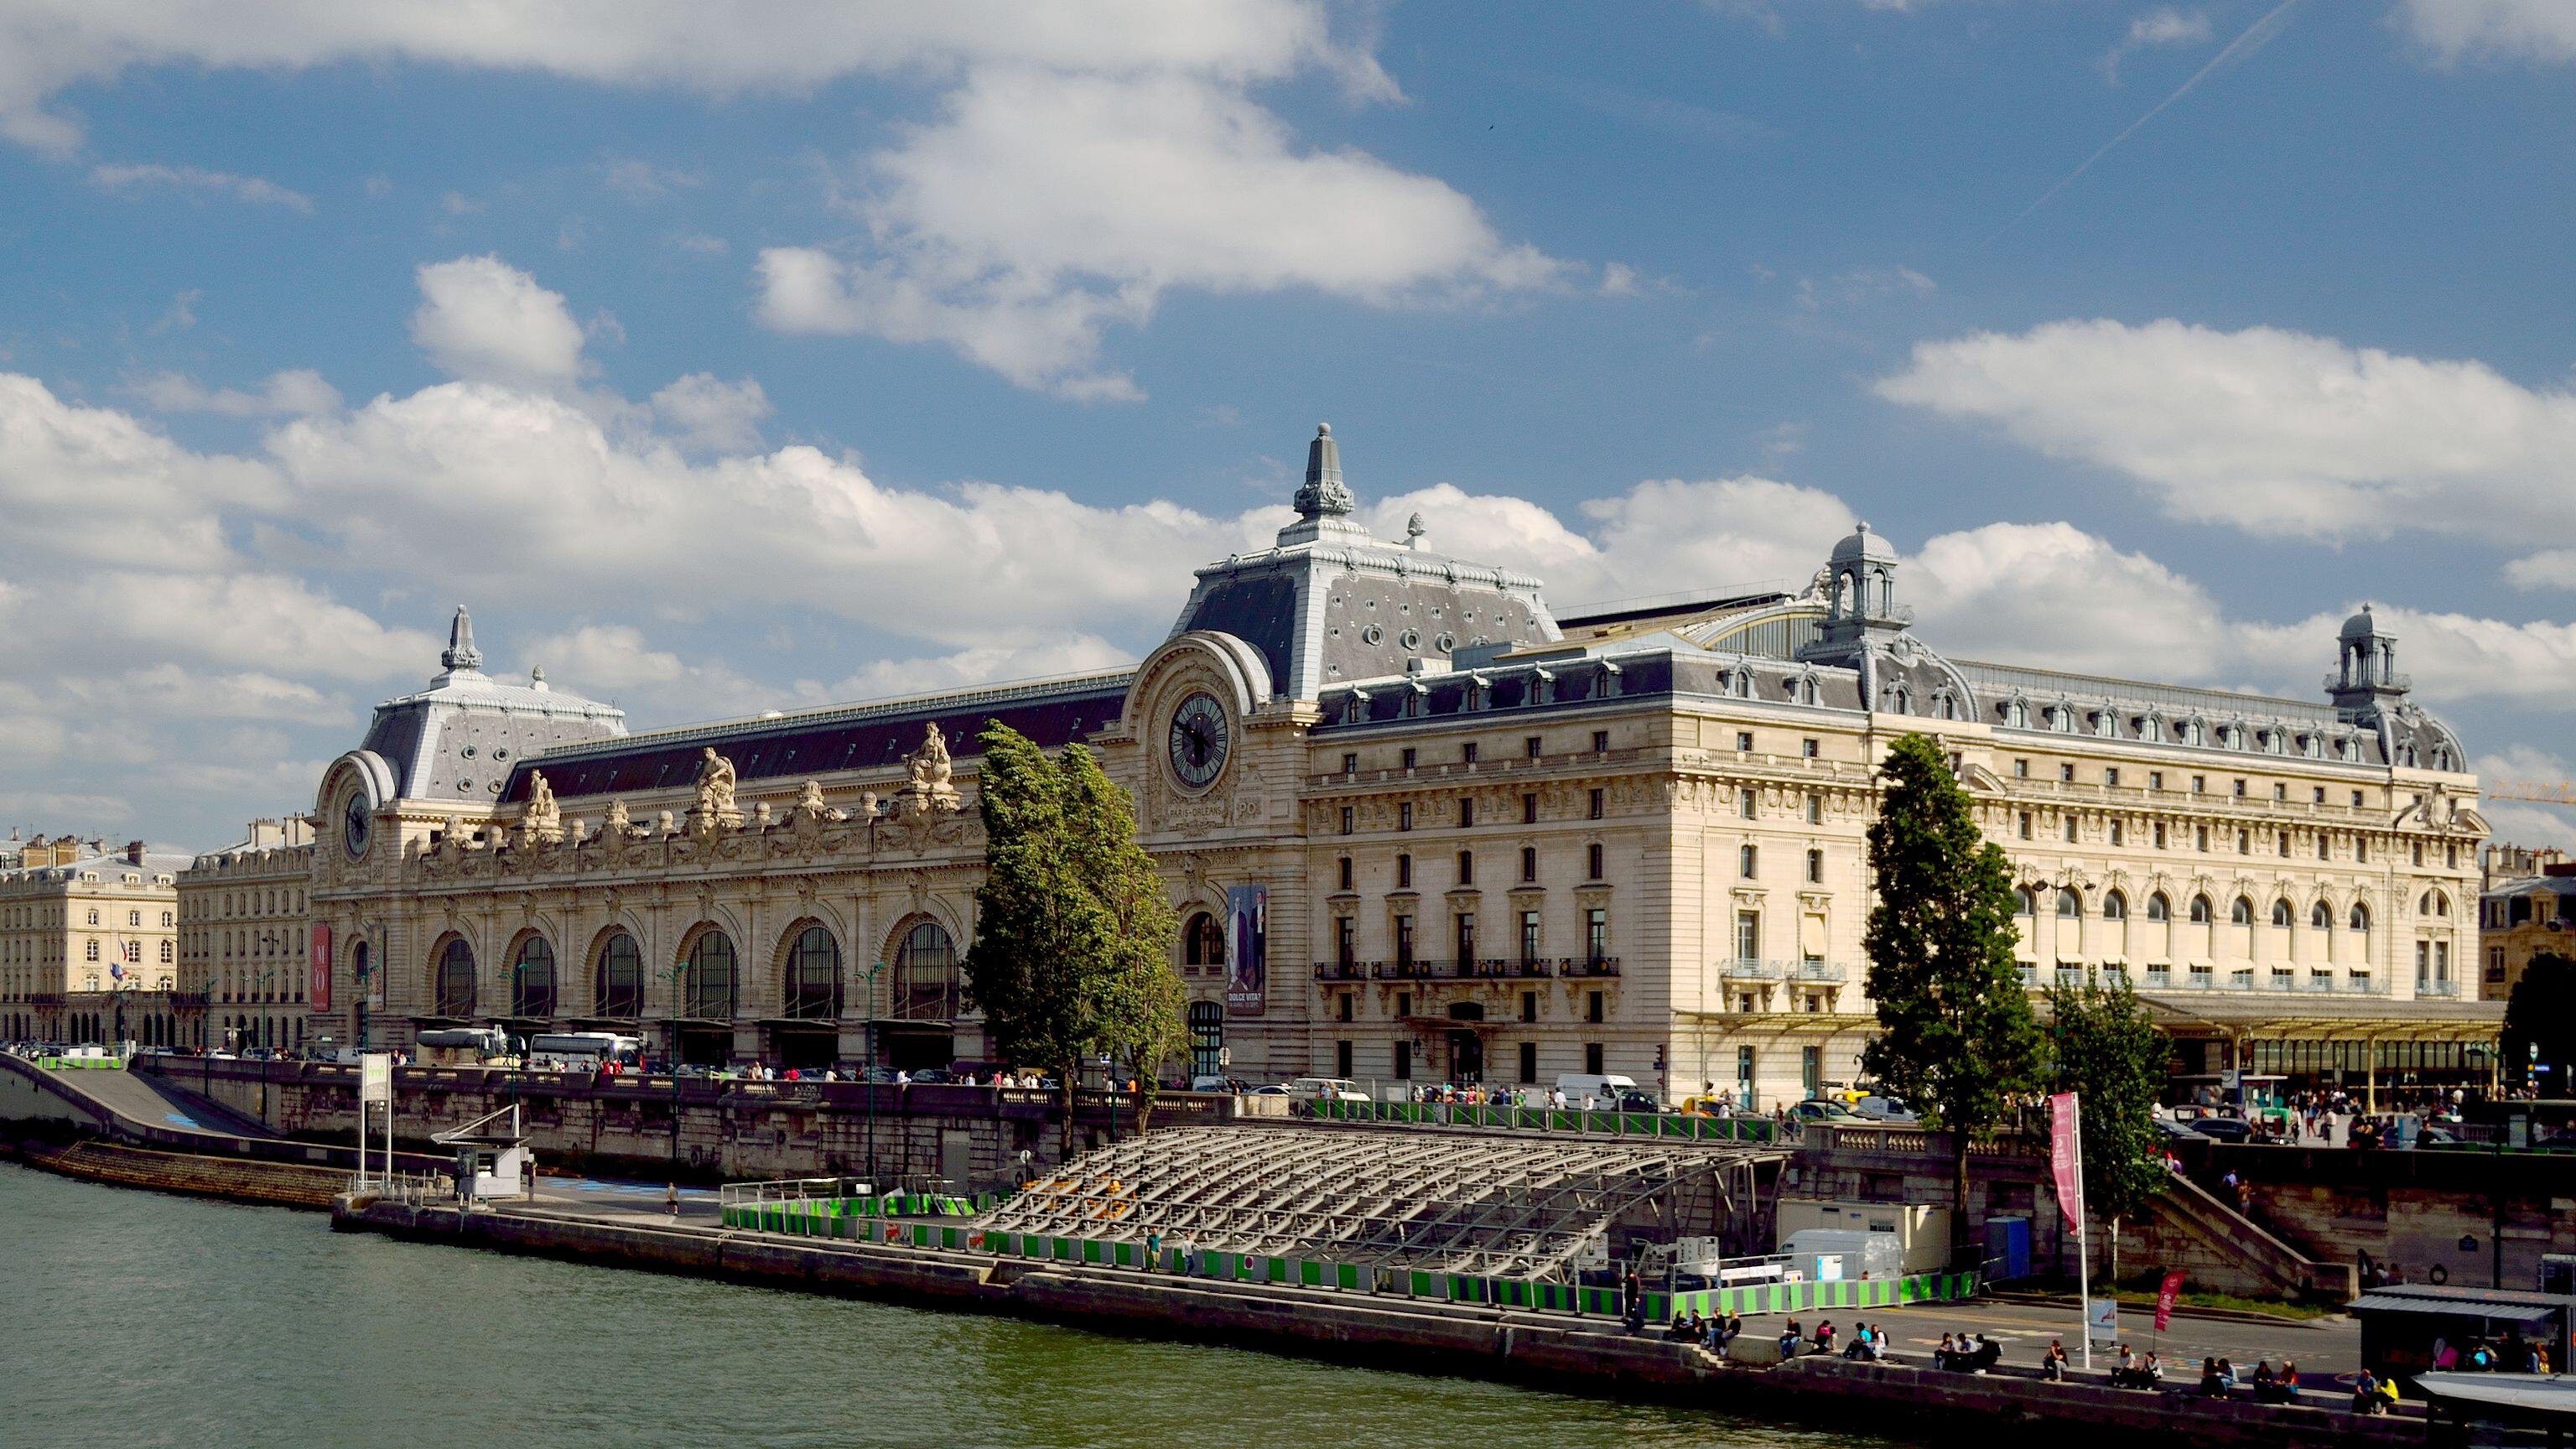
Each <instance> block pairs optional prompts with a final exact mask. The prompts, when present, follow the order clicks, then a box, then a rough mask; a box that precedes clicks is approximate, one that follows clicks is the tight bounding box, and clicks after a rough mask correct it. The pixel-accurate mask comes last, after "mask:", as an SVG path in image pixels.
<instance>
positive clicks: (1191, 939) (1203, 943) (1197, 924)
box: [1181, 911, 1225, 1075]
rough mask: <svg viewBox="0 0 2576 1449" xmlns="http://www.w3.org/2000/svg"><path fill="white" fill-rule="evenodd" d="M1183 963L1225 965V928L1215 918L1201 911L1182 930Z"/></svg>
mask: <svg viewBox="0 0 2576 1449" xmlns="http://www.w3.org/2000/svg"><path fill="white" fill-rule="evenodd" d="M1181 962H1182V964H1183V965H1187V966H1222V965H1224V964H1225V928H1224V927H1222V926H1220V925H1218V924H1217V923H1216V917H1215V916H1213V915H1210V914H1209V913H1208V912H1206V911H1200V912H1199V913H1198V914H1196V915H1194V916H1192V917H1190V919H1189V924H1187V925H1185V926H1183V927H1182V928H1181ZM1201 1075H1205V1073H1201Z"/></svg>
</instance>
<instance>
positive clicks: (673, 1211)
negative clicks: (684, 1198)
mask: <svg viewBox="0 0 2576 1449" xmlns="http://www.w3.org/2000/svg"><path fill="white" fill-rule="evenodd" d="M662 1211H664V1212H666V1213H668V1214H670V1216H671V1220H672V1221H673V1222H678V1221H679V1219H680V1185H679V1184H678V1183H676V1182H674V1183H669V1184H666V1185H665V1186H664V1187H663V1188H662Z"/></svg>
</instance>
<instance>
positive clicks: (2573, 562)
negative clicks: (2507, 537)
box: [2504, 548, 2576, 589]
mask: <svg viewBox="0 0 2576 1449" xmlns="http://www.w3.org/2000/svg"><path fill="white" fill-rule="evenodd" d="M2504 579H2505V582H2506V583H2509V584H2511V585H2513V586H2514V587H2515V588H2517V589H2576V548H2550V549H2542V550H2541V551H2540V552H2538V553H2535V554H2532V555H2530V556H2528V557H2525V558H2518V559H2514V560H2512V561H2511V562H2509V563H2507V564H2506V565H2505V566H2504Z"/></svg>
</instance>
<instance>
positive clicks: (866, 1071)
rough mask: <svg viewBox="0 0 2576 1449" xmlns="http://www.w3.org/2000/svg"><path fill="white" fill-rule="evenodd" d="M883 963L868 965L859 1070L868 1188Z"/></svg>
mask: <svg viewBox="0 0 2576 1449" xmlns="http://www.w3.org/2000/svg"><path fill="white" fill-rule="evenodd" d="M885 964H886V963H884V962H883V961H871V962H869V963H868V972H867V976H868V1024H867V1060H866V1062H865V1063H864V1064H862V1065H861V1066H860V1068H859V1091H860V1093H861V1094H862V1095H863V1096H865V1097H866V1098H867V1104H868V1108H867V1110H868V1148H867V1154H868V1188H869V1190H870V1191H872V1192H873V1191H875V1189H876V1186H877V1084H876V1082H875V1080H874V1078H875V1076H876V1071H877V973H878V972H880V971H883V970H884V969H885Z"/></svg>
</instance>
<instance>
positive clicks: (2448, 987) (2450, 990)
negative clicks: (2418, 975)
mask: <svg viewBox="0 0 2576 1449" xmlns="http://www.w3.org/2000/svg"><path fill="white" fill-rule="evenodd" d="M2415 994H2416V995H2418V996H2457V995H2459V994H2460V983H2459V982H2458V981H2457V980H2444V981H2418V982H2416V983H2415Z"/></svg>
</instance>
